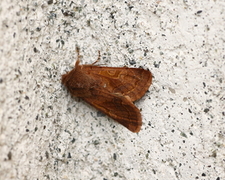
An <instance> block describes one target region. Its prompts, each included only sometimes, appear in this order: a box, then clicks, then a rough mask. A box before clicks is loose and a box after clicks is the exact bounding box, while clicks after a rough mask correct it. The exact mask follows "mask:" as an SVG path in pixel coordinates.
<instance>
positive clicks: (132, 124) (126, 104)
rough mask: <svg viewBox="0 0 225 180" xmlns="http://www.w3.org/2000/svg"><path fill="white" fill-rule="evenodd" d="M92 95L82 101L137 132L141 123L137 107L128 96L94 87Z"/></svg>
mask: <svg viewBox="0 0 225 180" xmlns="http://www.w3.org/2000/svg"><path fill="white" fill-rule="evenodd" d="M92 94H93V96H91V97H88V98H82V99H83V100H84V101H86V102H87V103H89V104H90V105H92V106H94V107H95V108H96V109H98V110H100V111H102V112H104V113H105V114H107V115H108V116H109V117H111V118H113V119H114V120H116V121H117V122H118V123H120V124H122V125H123V126H125V127H126V128H127V129H129V130H130V131H132V132H139V131H140V129H141V125H142V120H141V114H140V111H139V109H138V108H137V107H136V106H135V105H134V104H133V102H132V101H131V100H130V98H129V97H126V96H123V95H121V94H114V93H108V92H106V91H105V90H104V89H95V90H93V91H92Z"/></svg>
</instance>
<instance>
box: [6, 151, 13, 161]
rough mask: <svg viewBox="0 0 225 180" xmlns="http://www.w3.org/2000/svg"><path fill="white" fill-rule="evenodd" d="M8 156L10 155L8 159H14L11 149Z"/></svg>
mask: <svg viewBox="0 0 225 180" xmlns="http://www.w3.org/2000/svg"><path fill="white" fill-rule="evenodd" d="M7 156H8V160H11V159H12V152H11V151H9V153H8V154H7Z"/></svg>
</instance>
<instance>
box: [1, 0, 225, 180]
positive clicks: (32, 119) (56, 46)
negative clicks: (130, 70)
mask: <svg viewBox="0 0 225 180" xmlns="http://www.w3.org/2000/svg"><path fill="white" fill-rule="evenodd" d="M0 22H1V24H0V28H1V29H0V37H1V38H0V58H1V63H0V92H1V96H0V120H1V124H0V179H4V180H5V179H32V180H42V179H51V180H54V179H69V180H70V179H76V180H78V179H81V180H87V179H92V180H94V179H96V180H112V179H113V180H117V179H118V180H122V179H123V180H139V179H140V180H150V179H151V180H164V179H167V180H170V179H171V180H174V179H179V180H190V179H201V180H203V179H204V180H224V179H225V51H224V48H225V1H224V0H201V1H194V0H178V1H160V0H157V1H149V0H142V1H141V0H140V1H129V0H128V1H115V0H113V1H108V0H106V1H104V0H92V1H91V0H89V1H85V0H79V1H69V0H68V1H67V0H64V1H63V0H57V1H56V0H53V1H51V0H49V1H38V0H28V1H10V0H2V1H1V2H0ZM76 46H79V47H80V49H81V52H80V53H81V55H82V63H83V64H85V63H86V64H90V63H93V62H94V61H95V60H96V59H97V55H98V54H97V52H98V50H100V51H101V54H102V56H101V61H100V62H99V63H100V64H103V65H107V66H118V67H121V66H124V65H125V66H128V67H140V66H141V67H143V68H146V69H147V68H148V69H150V70H151V72H152V73H153V74H154V79H153V83H152V85H151V87H150V89H149V91H148V92H147V93H146V95H145V96H144V97H143V98H142V99H141V100H139V101H138V102H137V103H135V104H136V105H137V107H138V108H140V109H141V113H142V117H143V126H142V129H141V131H140V132H139V133H132V132H130V131H128V130H127V129H126V128H124V127H123V126H121V125H120V124H117V123H116V122H115V121H113V120H112V119H110V118H108V117H107V116H104V115H102V114H101V113H99V112H98V111H97V110H96V109H95V108H93V107H91V106H89V105H87V104H86V103H85V102H83V101H82V100H80V99H78V98H72V97H71V95H70V94H69V93H68V91H67V90H66V88H65V87H63V86H62V85H61V75H62V74H63V73H65V72H66V71H69V70H71V69H72V68H73V66H74V62H75V60H76V52H75V47H76Z"/></svg>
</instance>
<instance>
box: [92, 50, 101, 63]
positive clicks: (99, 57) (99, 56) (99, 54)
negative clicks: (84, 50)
mask: <svg viewBox="0 0 225 180" xmlns="http://www.w3.org/2000/svg"><path fill="white" fill-rule="evenodd" d="M100 59H101V53H100V51H98V59H97V60H96V61H95V62H93V63H92V64H91V65H94V64H96V63H97V62H98V61H100Z"/></svg>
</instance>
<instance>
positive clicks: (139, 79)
mask: <svg viewBox="0 0 225 180" xmlns="http://www.w3.org/2000/svg"><path fill="white" fill-rule="evenodd" d="M82 66H83V68H82V70H83V71H84V72H86V73H87V74H90V75H91V76H93V77H94V78H96V79H100V82H101V86H102V87H105V89H107V90H108V91H109V92H111V93H120V94H122V95H123V96H129V97H130V99H131V101H132V102H134V101H136V100H138V99H140V98H141V97H142V96H144V94H145V93H146V91H147V90H148V88H149V86H150V85H151V83H152V74H151V72H150V71H148V70H145V69H141V68H128V67H103V66H93V65H82Z"/></svg>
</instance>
